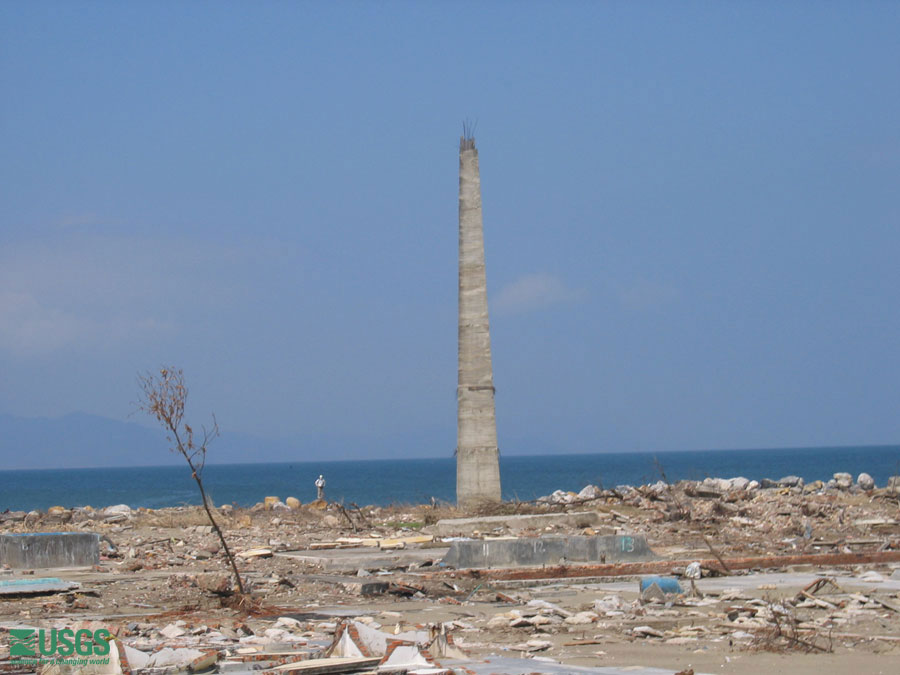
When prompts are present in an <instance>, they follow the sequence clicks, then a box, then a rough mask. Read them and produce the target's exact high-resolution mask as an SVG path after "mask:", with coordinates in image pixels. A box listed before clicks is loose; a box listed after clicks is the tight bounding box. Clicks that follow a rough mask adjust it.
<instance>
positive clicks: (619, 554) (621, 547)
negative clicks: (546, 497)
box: [443, 535, 659, 569]
mask: <svg viewBox="0 0 900 675" xmlns="http://www.w3.org/2000/svg"><path fill="white" fill-rule="evenodd" d="M658 559H659V556H657V555H656V554H655V553H653V551H652V550H650V546H649V545H648V544H647V540H646V539H645V538H644V537H643V536H640V535H633V536H621V535H609V536H599V537H582V536H572V537H535V538H533V539H531V538H528V539H492V540H483V541H482V540H474V541H454V542H451V544H450V550H449V551H448V552H447V555H446V556H444V560H443V562H444V564H446V565H448V566H450V567H456V568H458V569H466V568H472V567H475V568H479V567H480V568H490V567H500V568H507V567H529V566H534V565H559V564H560V563H614V562H640V561H645V560H658Z"/></svg>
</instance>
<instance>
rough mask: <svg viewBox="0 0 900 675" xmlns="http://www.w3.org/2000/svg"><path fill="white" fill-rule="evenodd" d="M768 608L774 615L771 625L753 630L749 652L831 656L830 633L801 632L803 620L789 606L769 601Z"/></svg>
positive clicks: (806, 630) (803, 630)
mask: <svg viewBox="0 0 900 675" xmlns="http://www.w3.org/2000/svg"><path fill="white" fill-rule="evenodd" d="M767 603H768V604H767V605H766V609H767V610H768V612H769V614H770V615H771V619H769V625H768V626H765V627H764V628H759V629H757V630H756V631H754V636H753V640H752V641H751V642H750V645H749V646H748V649H751V650H755V651H766V652H775V653H778V654H782V653H785V652H803V653H807V654H808V653H811V652H816V653H829V654H830V653H831V652H832V651H833V648H832V639H831V631H828V633H827V634H823V633H822V632H821V631H819V630H811V629H800V627H799V624H800V620H799V619H798V618H797V617H796V616H795V615H794V613H793V612H792V611H791V608H790V606H789V605H788V604H787V603H774V602H772V601H771V600H768V599H767Z"/></svg>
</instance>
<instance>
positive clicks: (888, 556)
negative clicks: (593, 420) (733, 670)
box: [423, 551, 900, 581]
mask: <svg viewBox="0 0 900 675" xmlns="http://www.w3.org/2000/svg"><path fill="white" fill-rule="evenodd" d="M723 560H724V562H725V563H726V564H727V565H728V567H729V569H731V570H732V571H733V570H749V569H755V568H771V567H785V566H787V565H866V564H871V563H887V562H900V551H876V552H872V553H814V554H807V555H780V556H779V555H775V556H760V557H754V558H724V559H723ZM692 562H699V563H700V565H701V566H702V567H706V568H709V569H714V570H718V569H720V567H721V565H720V563H719V561H718V560H716V559H710V560H699V561H696V560H659V561H654V562H627V563H612V564H602V565H553V566H549V565H548V566H546V567H540V568H536V567H532V568H523V569H491V570H478V569H469V570H454V571H452V572H451V571H447V572H435V573H432V574H428V575H423V577H424V578H426V579H437V578H440V577H446V576H454V577H472V578H475V579H495V580H498V581H516V580H528V579H566V578H578V577H617V576H629V575H634V574H667V573H670V572H671V571H672V570H673V569H675V568H678V567H685V566H687V565H689V564H690V563H692ZM722 571H723V572H724V570H722Z"/></svg>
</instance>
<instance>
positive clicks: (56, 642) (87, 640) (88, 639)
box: [9, 628, 112, 658]
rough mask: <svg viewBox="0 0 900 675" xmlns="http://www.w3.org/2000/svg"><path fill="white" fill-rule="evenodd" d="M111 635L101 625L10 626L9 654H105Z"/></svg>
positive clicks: (27, 656)
mask: <svg viewBox="0 0 900 675" xmlns="http://www.w3.org/2000/svg"><path fill="white" fill-rule="evenodd" d="M111 638H112V636H111V635H110V633H109V631H108V630H106V629H105V628H98V629H97V630H94V631H90V630H87V629H86V628H85V629H82V630H78V631H73V630H72V629H71V628H63V629H61V630H59V629H56V628H53V629H52V630H50V637H49V640H48V639H47V631H45V630H44V629H43V628H41V629H37V630H36V629H34V628H10V629H9V655H10V656H24V657H26V658H29V657H30V658H35V657H37V656H38V655H39V654H40V655H41V656H72V655H73V654H78V655H79V656H105V655H107V654H109V641H110V639H111Z"/></svg>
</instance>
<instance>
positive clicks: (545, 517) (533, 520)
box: [426, 511, 613, 537]
mask: <svg viewBox="0 0 900 675" xmlns="http://www.w3.org/2000/svg"><path fill="white" fill-rule="evenodd" d="M603 522H604V518H603V514H601V513H599V512H598V511H578V512H573V513H535V514H525V515H518V516H484V517H480V518H445V519H443V520H439V521H438V522H437V523H435V524H434V525H431V526H430V527H428V528H426V529H427V530H428V531H429V532H431V533H432V534H434V535H435V536H438V537H447V536H453V535H459V536H468V535H471V534H474V533H475V532H490V531H491V530H494V529H495V528H503V527H506V528H509V529H511V530H526V529H543V528H545V527H553V526H554V525H559V526H562V527H578V528H583V527H593V528H594V529H597V527H598V526H599V525H601V524H602V523H603ZM612 533H613V529H612V528H609V532H608V534H612Z"/></svg>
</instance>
